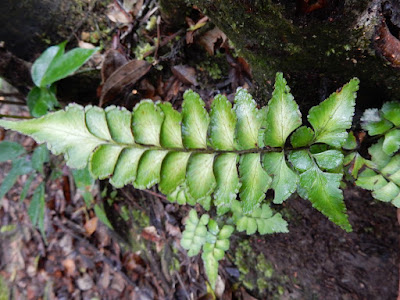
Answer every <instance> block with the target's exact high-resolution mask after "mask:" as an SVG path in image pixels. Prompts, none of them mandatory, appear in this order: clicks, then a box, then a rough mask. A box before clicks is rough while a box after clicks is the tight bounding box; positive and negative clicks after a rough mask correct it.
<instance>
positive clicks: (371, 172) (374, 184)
mask: <svg viewBox="0 0 400 300" xmlns="http://www.w3.org/2000/svg"><path fill="white" fill-rule="evenodd" d="M383 145H384V138H381V139H380V140H379V141H378V142H377V143H376V144H374V145H372V146H371V147H370V148H369V149H368V152H369V154H370V155H371V160H367V159H362V160H361V159H360V158H358V160H359V161H358V166H357V169H358V170H360V169H361V168H362V167H363V168H364V169H363V170H362V171H361V172H360V173H359V175H358V177H357V180H356V182H355V183H356V185H357V186H359V187H362V188H364V189H366V190H370V191H372V196H373V197H374V198H375V199H377V200H380V201H383V202H391V203H392V204H393V205H394V206H396V207H400V154H397V155H394V156H391V155H387V154H386V152H385V150H384V146H383ZM356 159H357V157H356V158H354V162H353V163H356V162H357V161H356Z"/></svg>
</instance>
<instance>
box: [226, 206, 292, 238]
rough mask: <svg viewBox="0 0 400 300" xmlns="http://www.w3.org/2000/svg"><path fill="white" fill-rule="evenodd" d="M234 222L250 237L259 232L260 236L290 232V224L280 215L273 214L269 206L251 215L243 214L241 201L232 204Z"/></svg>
mask: <svg viewBox="0 0 400 300" xmlns="http://www.w3.org/2000/svg"><path fill="white" fill-rule="evenodd" d="M232 211H233V221H234V222H235V224H236V229H237V230H238V231H246V233H247V234H248V235H250V234H254V233H256V232H257V231H258V233H259V234H271V233H279V232H289V231H288V228H287V226H288V224H287V222H286V221H285V220H284V219H283V218H282V215H281V214H280V213H276V214H275V215H274V214H273V212H272V210H271V208H270V207H269V206H268V205H267V204H263V205H262V206H261V207H259V208H257V209H255V210H254V211H253V212H252V213H251V214H246V213H243V207H242V204H241V203H240V202H239V201H236V200H235V201H234V202H233V203H232Z"/></svg>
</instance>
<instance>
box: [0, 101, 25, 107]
mask: <svg viewBox="0 0 400 300" xmlns="http://www.w3.org/2000/svg"><path fill="white" fill-rule="evenodd" d="M0 104H9V105H21V106H25V105H26V103H23V102H16V101H8V100H0Z"/></svg>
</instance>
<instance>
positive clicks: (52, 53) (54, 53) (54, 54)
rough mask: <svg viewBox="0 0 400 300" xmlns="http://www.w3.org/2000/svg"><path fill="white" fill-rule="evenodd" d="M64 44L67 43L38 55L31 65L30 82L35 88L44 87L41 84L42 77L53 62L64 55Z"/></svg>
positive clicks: (52, 47)
mask: <svg viewBox="0 0 400 300" xmlns="http://www.w3.org/2000/svg"><path fill="white" fill-rule="evenodd" d="M66 44H67V42H66V41H65V42H62V43H61V44H59V45H56V46H51V47H49V48H47V49H46V50H45V51H44V52H43V53H42V55H40V56H39V58H38V59H36V60H35V62H34V63H33V65H32V69H31V75H32V81H33V82H34V83H35V85H36V86H38V87H41V86H45V85H44V84H42V81H43V77H44V76H45V74H46V72H47V71H48V69H49V68H50V65H51V64H52V63H53V61H54V60H56V59H57V58H59V57H61V56H62V55H63V54H64V49H65V45H66Z"/></svg>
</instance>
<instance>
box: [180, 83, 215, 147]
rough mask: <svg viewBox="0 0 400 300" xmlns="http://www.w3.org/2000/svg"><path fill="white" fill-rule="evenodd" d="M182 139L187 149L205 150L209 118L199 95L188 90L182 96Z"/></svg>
mask: <svg viewBox="0 0 400 300" xmlns="http://www.w3.org/2000/svg"><path fill="white" fill-rule="evenodd" d="M183 99H184V101H183V104H182V138H183V145H184V146H185V147H186V148H188V149H204V148H207V128H208V124H209V123H210V117H209V116H208V113H207V111H206V110H205V109H204V102H203V100H201V98H200V96H199V94H197V93H195V92H193V91H191V90H188V91H186V92H185V94H184V95H183Z"/></svg>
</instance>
